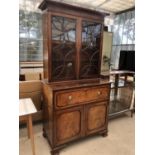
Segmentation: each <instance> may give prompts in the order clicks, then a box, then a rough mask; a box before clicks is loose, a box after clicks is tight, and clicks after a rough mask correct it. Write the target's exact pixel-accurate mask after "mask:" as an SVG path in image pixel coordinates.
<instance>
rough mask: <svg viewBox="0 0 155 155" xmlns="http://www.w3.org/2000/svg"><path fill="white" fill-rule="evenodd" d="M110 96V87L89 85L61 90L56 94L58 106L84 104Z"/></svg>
mask: <svg viewBox="0 0 155 155" xmlns="http://www.w3.org/2000/svg"><path fill="white" fill-rule="evenodd" d="M108 98H109V87H103V86H102V87H101V86H100V87H89V88H81V89H72V90H69V91H60V92H57V93H56V94H55V103H56V107H57V108H62V107H65V106H72V105H76V104H84V103H89V102H93V101H95V102H96V101H101V100H107V99H108Z"/></svg>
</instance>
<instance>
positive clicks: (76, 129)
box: [54, 107, 83, 144]
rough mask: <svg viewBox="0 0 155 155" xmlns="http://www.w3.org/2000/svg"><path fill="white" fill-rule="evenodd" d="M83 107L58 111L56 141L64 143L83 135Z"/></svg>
mask: <svg viewBox="0 0 155 155" xmlns="http://www.w3.org/2000/svg"><path fill="white" fill-rule="evenodd" d="M82 111H83V109H82V108H81V107H77V108H72V109H68V110H61V111H57V112H56V120H55V133H56V134H54V136H55V142H56V144H63V143H65V142H68V141H71V140H74V139H77V138H79V137H81V136H82V129H83V127H82V120H83V112H82Z"/></svg>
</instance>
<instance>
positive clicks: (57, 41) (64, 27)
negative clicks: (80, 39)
mask: <svg viewBox="0 0 155 155" xmlns="http://www.w3.org/2000/svg"><path fill="white" fill-rule="evenodd" d="M51 22H52V79H53V80H54V81H58V80H70V79H75V76H76V75H75V70H76V66H75V64H76V58H75V55H76V20H75V19H71V18H67V17H61V16H52V20H51Z"/></svg>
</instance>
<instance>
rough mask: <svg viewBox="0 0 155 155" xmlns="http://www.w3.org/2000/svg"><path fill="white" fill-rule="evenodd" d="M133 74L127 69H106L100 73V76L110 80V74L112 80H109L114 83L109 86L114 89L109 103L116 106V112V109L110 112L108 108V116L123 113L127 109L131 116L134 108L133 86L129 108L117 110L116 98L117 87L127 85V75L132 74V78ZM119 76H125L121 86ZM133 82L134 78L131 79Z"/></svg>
mask: <svg viewBox="0 0 155 155" xmlns="http://www.w3.org/2000/svg"><path fill="white" fill-rule="evenodd" d="M134 74H135V72H132V71H127V70H113V71H108V72H104V73H102V74H101V77H102V78H107V79H108V80H110V76H114V81H113V80H112V81H111V82H112V83H113V84H114V87H112V86H111V88H113V89H114V102H110V105H113V107H116V111H117V112H116V111H115V112H111V110H109V117H113V116H117V115H119V114H121V113H124V112H127V111H131V116H132V114H133V110H134V98H135V93H134V88H133V92H132V99H131V103H130V107H129V108H125V109H120V110H118V104H119V103H118V100H117V98H118V88H120V87H128V85H127V76H128V75H132V76H133V78H134ZM120 76H124V77H125V78H124V85H123V86H119V79H120ZM133 84H134V80H133ZM133 87H134V85H133ZM116 105H117V106H116ZM114 109H115V108H114Z"/></svg>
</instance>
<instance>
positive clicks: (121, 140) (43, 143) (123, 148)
mask: <svg viewBox="0 0 155 155" xmlns="http://www.w3.org/2000/svg"><path fill="white" fill-rule="evenodd" d="M108 129H109V132H108V136H107V137H104V138H103V137H102V136H100V135H97V136H93V137H89V138H86V139H84V140H80V141H78V142H74V143H71V144H69V145H68V146H67V147H66V148H64V149H62V150H61V151H60V155H134V154H135V153H134V152H135V142H134V136H135V118H134V117H133V118H131V117H130V116H129V115H123V116H121V117H118V118H115V119H112V120H110V121H109V127H108ZM19 133H20V135H19V137H20V140H19V146H20V148H19V151H20V155H31V154H32V151H31V143H30V140H29V139H28V138H27V130H26V128H20V131H19ZM34 136H35V149H36V155H50V146H49V145H48V142H47V140H46V139H45V138H44V137H43V136H42V124H37V125H34Z"/></svg>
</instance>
